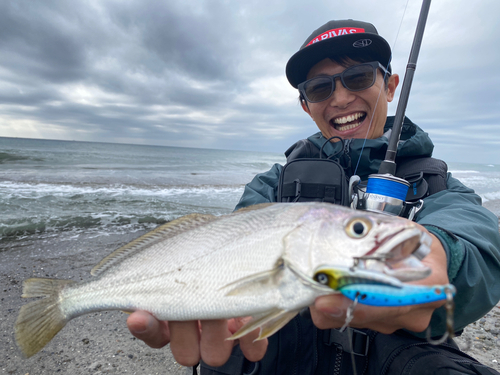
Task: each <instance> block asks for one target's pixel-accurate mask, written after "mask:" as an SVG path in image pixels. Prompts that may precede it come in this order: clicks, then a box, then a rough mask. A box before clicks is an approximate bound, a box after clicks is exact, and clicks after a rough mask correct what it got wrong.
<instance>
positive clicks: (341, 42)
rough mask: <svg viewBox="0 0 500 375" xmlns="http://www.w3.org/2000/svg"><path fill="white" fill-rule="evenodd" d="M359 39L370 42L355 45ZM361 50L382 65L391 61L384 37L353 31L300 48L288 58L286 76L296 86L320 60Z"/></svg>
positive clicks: (389, 48) (389, 49) (386, 64)
mask: <svg viewBox="0 0 500 375" xmlns="http://www.w3.org/2000/svg"><path fill="white" fill-rule="evenodd" d="M360 40H369V41H371V43H369V45H366V44H367V43H364V44H363V43H357V45H358V46H357V47H355V46H354V44H355V42H359V41H360ZM359 45H361V46H359ZM363 51H366V53H368V54H370V55H372V56H374V57H375V58H376V60H378V61H379V62H380V63H381V64H382V65H384V66H388V65H389V63H390V62H391V47H390V46H389V43H387V41H386V40H385V39H384V38H382V37H381V36H379V35H377V34H372V33H355V34H350V35H343V36H342V37H334V38H329V39H326V40H323V41H320V42H317V43H314V44H311V45H310V46H308V47H305V48H303V49H301V50H300V51H298V52H297V53H295V54H294V55H293V56H292V57H291V58H290V60H288V63H287V64H286V77H287V78H288V81H289V82H290V84H291V85H292V86H293V87H295V88H297V86H298V85H299V83H301V82H304V81H305V80H306V79H307V74H308V73H309V71H310V70H311V68H312V67H313V66H314V65H315V64H317V63H318V62H320V61H321V60H324V59H326V58H329V57H332V56H341V55H347V56H349V54H353V53H356V54H359V53H362V52H363Z"/></svg>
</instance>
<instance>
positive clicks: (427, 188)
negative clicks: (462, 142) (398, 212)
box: [396, 157, 448, 201]
mask: <svg viewBox="0 0 500 375" xmlns="http://www.w3.org/2000/svg"><path fill="white" fill-rule="evenodd" d="M447 174H448V166H447V165H446V163H445V162H444V161H442V160H439V159H434V158H430V157H429V158H426V157H424V158H416V159H415V158H411V159H410V158H401V159H399V160H398V162H397V170H396V176H397V177H400V178H404V179H405V180H406V181H408V182H409V183H410V189H409V190H408V195H407V196H406V200H407V201H416V200H418V199H422V198H425V197H427V196H429V195H432V194H435V193H438V192H440V191H441V190H446V177H447Z"/></svg>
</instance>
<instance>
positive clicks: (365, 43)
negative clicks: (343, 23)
mask: <svg viewBox="0 0 500 375" xmlns="http://www.w3.org/2000/svg"><path fill="white" fill-rule="evenodd" d="M370 44H372V40H371V39H360V40H356V41H355V42H354V43H353V44H352V46H353V47H355V48H363V47H368V46H369V45H370Z"/></svg>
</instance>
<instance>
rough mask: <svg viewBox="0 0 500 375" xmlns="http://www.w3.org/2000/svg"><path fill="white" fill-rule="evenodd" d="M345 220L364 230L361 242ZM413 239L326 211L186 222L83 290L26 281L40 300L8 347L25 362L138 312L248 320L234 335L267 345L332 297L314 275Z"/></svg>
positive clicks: (383, 225) (392, 227)
mask: <svg viewBox="0 0 500 375" xmlns="http://www.w3.org/2000/svg"><path fill="white" fill-rule="evenodd" d="M353 220H354V221H356V222H360V223H363V225H362V226H363V228H364V229H363V230H364V232H363V233H362V234H361V235H360V234H359V233H353V227H352V222H353ZM358 227H359V226H358ZM421 234H422V232H421V231H420V230H418V229H417V228H416V226H415V225H414V224H413V223H411V222H409V221H407V220H402V219H398V218H392V217H388V216H383V215H377V214H369V213H364V212H358V211H353V210H350V209H348V208H345V207H341V206H335V205H332V204H328V203H294V204H286V203H280V204H271V205H260V206H255V207H253V208H249V209H243V210H240V211H238V212H236V213H233V214H230V215H226V216H222V217H215V216H214V217H211V216H209V215H196V214H194V215H188V216H185V217H183V218H180V219H178V220H176V221H173V222H171V223H167V224H165V225H164V226H162V227H159V228H157V229H155V230H154V231H152V232H150V233H148V234H146V235H144V236H142V237H141V238H139V239H137V240H135V241H132V242H131V243H130V244H127V245H125V246H123V247H122V248H120V249H118V250H117V251H115V252H114V253H113V254H111V255H110V256H108V257H106V258H105V259H104V260H103V261H102V262H101V263H99V264H98V265H97V266H96V267H95V268H94V269H93V270H92V274H93V275H95V277H94V278H92V279H90V280H88V281H85V282H82V283H75V282H72V281H68V280H53V279H28V280H26V281H25V283H24V288H23V297H45V298H44V299H41V300H37V301H35V302H31V303H29V304H27V305H25V306H23V307H22V308H21V311H20V314H19V317H18V319H17V322H16V327H15V330H16V340H17V342H18V344H19V346H20V347H21V349H22V350H23V352H24V354H25V355H27V356H30V355H33V354H34V353H36V352H37V351H39V350H40V349H41V348H42V347H43V346H44V345H45V344H46V343H47V342H48V341H50V339H51V338H52V337H53V336H54V335H55V334H57V332H58V331H59V330H60V329H61V328H62V327H63V326H64V325H65V324H66V322H68V321H69V320H71V319H73V318H75V317H77V316H79V315H83V314H87V313H90V312H95V311H102V310H126V311H127V310H128V311H136V310H146V311H149V312H151V313H152V314H153V315H155V316H156V317H157V318H159V319H162V320H192V319H221V318H232V317H239V316H254V317H256V318H258V319H256V320H254V323H252V324H253V325H252V324H249V325H247V326H245V327H243V328H242V329H241V330H240V331H239V333H238V334H240V335H242V334H244V333H245V332H246V330H248V329H253V328H255V327H261V336H262V335H263V336H262V337H265V336H268V335H270V334H272V333H273V332H275V331H276V330H277V329H279V328H280V327H281V326H283V325H284V324H285V323H286V322H287V321H289V320H290V319H292V318H293V316H294V315H295V314H296V313H297V312H298V311H299V310H300V309H301V308H303V307H306V306H309V305H311V304H312V303H314V300H315V299H316V298H317V297H318V296H320V295H325V294H331V293H338V291H337V290H334V289H332V288H331V287H329V286H325V285H321V284H319V283H317V282H316V281H315V280H314V275H315V272H316V270H317V269H318V268H319V267H320V266H323V265H325V264H328V265H332V264H333V265H337V266H338V267H339V269H341V270H345V269H347V268H349V267H352V265H353V259H354V257H359V256H362V255H364V254H368V253H373V252H377V251H385V252H389V251H391V249H390V248H387V249H384V248H383V246H381V245H382V244H383V243H384V241H385V240H386V239H388V241H390V242H391V246H392V247H394V246H397V243H394V244H392V243H393V242H394V241H395V238H401V242H404V241H407V239H409V238H414V237H415V236H419V235H421ZM417 242H418V241H417ZM409 255H410V254H407V256H409ZM339 272H340V274H342V272H344V271H339ZM346 272H347V271H346ZM363 275H364V276H363V277H365V278H366V277H371V276H370V274H369V272H368V273H366V272H365V273H364V274H363ZM366 275H368V276H366ZM353 276H356V275H350V277H351V278H352V279H354V277H353ZM374 277H375V276H374ZM384 278H386V279H388V280H389V279H394V278H389V277H386V276H384V275H382V274H380V272H377V276H376V279H377V280H378V281H377V282H379V281H380V280H383V281H384V280H385V279H384ZM254 325H256V326H255V327H254ZM263 332H264V333H263ZM235 337H238V335H236V336H235ZM262 337H261V338H262Z"/></svg>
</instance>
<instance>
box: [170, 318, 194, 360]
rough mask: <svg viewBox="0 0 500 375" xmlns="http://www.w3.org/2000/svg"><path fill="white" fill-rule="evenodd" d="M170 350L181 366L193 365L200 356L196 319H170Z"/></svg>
mask: <svg viewBox="0 0 500 375" xmlns="http://www.w3.org/2000/svg"><path fill="white" fill-rule="evenodd" d="M169 329H170V350H171V351H172V355H173V356H174V358H175V360H176V361H177V362H178V363H179V364H180V365H182V366H195V365H196V364H197V363H198V362H199V361H200V358H201V353H200V336H201V335H200V328H199V324H198V321H196V320H190V321H182V322H180V321H171V322H169Z"/></svg>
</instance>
